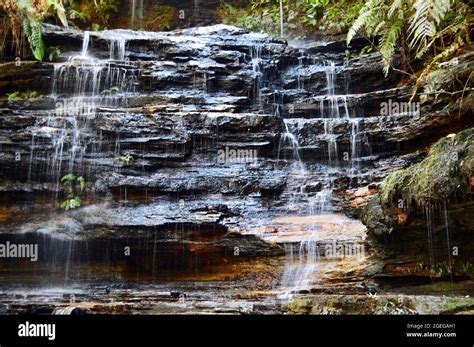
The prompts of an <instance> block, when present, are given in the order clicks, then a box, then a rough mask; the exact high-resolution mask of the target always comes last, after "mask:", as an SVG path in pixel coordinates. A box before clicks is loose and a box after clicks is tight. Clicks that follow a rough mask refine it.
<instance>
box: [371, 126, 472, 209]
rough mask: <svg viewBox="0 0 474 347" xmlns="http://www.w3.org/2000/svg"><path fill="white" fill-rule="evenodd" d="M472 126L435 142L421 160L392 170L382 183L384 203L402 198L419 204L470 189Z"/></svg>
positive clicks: (388, 203)
mask: <svg viewBox="0 0 474 347" xmlns="http://www.w3.org/2000/svg"><path fill="white" fill-rule="evenodd" d="M473 139H474V128H470V129H466V130H464V131H462V132H460V133H458V134H457V135H454V136H453V135H450V136H447V137H444V138H442V139H440V140H439V141H438V142H436V143H435V144H434V145H433V146H432V147H431V150H430V152H429V155H428V156H427V157H426V159H425V160H423V161H422V162H420V163H418V164H415V165H413V166H411V167H409V168H407V169H403V170H398V171H395V172H393V173H391V174H390V175H389V176H388V177H387V178H386V179H385V180H384V181H383V182H382V184H381V194H380V198H381V203H382V204H383V205H385V206H387V205H391V204H392V203H394V202H395V201H394V200H395V199H403V200H404V201H406V202H408V203H411V202H415V203H416V205H418V206H424V205H425V204H427V203H430V202H433V201H441V200H444V199H448V198H450V197H452V196H453V195H461V196H462V195H463V194H467V193H469V192H470V187H469V185H470V181H469V180H470V177H471V176H472V174H473V164H474V146H473V142H474V141H473Z"/></svg>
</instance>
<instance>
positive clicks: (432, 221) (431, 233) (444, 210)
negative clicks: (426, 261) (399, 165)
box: [361, 129, 474, 258]
mask: <svg viewBox="0 0 474 347" xmlns="http://www.w3.org/2000/svg"><path fill="white" fill-rule="evenodd" d="M473 175H474V138H473V130H472V129H468V130H464V131H462V132H460V133H458V134H452V135H449V136H447V137H445V138H443V139H441V140H440V141H438V142H437V143H436V144H434V145H433V147H432V148H431V150H430V152H429V154H428V156H427V158H426V159H424V160H423V161H421V162H420V163H418V164H415V165H412V166H410V167H408V168H406V169H403V170H399V171H396V172H393V173H392V174H390V175H389V176H388V177H387V178H386V179H385V180H384V181H383V182H382V184H381V185H380V192H379V193H378V195H376V196H375V197H374V198H373V199H372V200H371V201H370V202H369V203H368V205H367V206H365V207H364V208H363V211H362V214H361V216H362V221H363V222H364V224H365V225H366V226H367V228H368V233H369V235H370V236H371V237H372V238H373V239H375V240H377V241H378V242H379V243H381V244H382V245H383V246H382V247H381V248H382V250H383V251H384V252H387V251H388V252H390V251H391V252H395V253H398V254H399V255H401V256H410V255H411V256H413V255H420V256H421V255H427V254H429V253H430V252H431V253H433V249H434V252H435V253H436V251H437V252H438V255H439V257H441V258H444V257H446V256H447V253H446V252H447V249H449V245H462V246H460V247H462V248H463V249H464V256H468V255H469V252H468V249H470V248H471V247H472V242H471V239H472V231H473V230H474V224H473V221H472V218H470V217H469V216H472V214H473V213H474V199H473V198H474V196H473V193H474V189H473V188H474V186H473V179H472V177H473ZM427 235H428V236H427ZM433 239H437V242H435V243H433ZM451 251H452V250H449V252H448V254H449V253H450V252H451Z"/></svg>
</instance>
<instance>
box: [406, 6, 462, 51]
mask: <svg viewBox="0 0 474 347" xmlns="http://www.w3.org/2000/svg"><path fill="white" fill-rule="evenodd" d="M452 4H453V2H452V1H451V0H415V1H414V3H413V9H414V13H413V15H412V16H411V17H410V20H409V22H410V26H409V36H410V37H411V40H410V42H409V45H410V47H411V48H414V49H416V51H417V56H418V57H421V56H422V55H423V54H424V53H425V52H426V51H427V50H428V46H429V43H428V42H429V39H430V38H432V37H434V36H435V35H436V32H437V26H438V25H440V23H441V22H442V21H443V19H444V18H445V16H446V14H447V13H448V11H449V10H450V9H451V7H452Z"/></svg>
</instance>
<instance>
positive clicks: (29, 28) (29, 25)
mask: <svg viewBox="0 0 474 347" xmlns="http://www.w3.org/2000/svg"><path fill="white" fill-rule="evenodd" d="M23 30H24V33H25V35H26V37H27V38H28V43H29V44H30V48H31V52H32V53H33V56H34V57H35V59H36V60H40V61H41V60H43V58H44V52H45V47H44V42H43V35H42V29H41V22H40V21H39V20H36V19H33V20H30V19H29V18H28V17H25V18H24V19H23Z"/></svg>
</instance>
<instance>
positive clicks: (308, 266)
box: [280, 240, 319, 299]
mask: <svg viewBox="0 0 474 347" xmlns="http://www.w3.org/2000/svg"><path fill="white" fill-rule="evenodd" d="M285 253H286V258H287V265H286V267H285V270H284V272H283V277H282V279H281V282H280V289H281V290H283V291H284V292H283V294H282V295H280V298H282V299H289V298H291V296H292V294H293V293H294V292H295V291H298V290H302V289H309V288H310V287H311V285H312V284H313V282H314V276H315V273H316V270H317V269H318V261H319V249H318V244H317V242H316V241H312V240H306V241H301V242H299V243H297V244H295V243H288V244H285Z"/></svg>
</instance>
